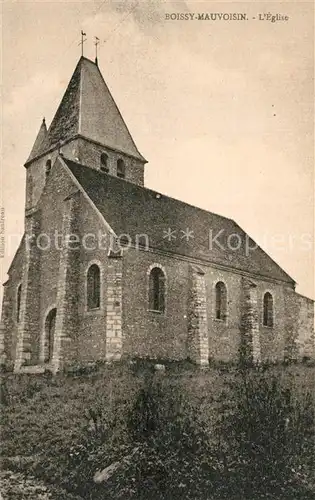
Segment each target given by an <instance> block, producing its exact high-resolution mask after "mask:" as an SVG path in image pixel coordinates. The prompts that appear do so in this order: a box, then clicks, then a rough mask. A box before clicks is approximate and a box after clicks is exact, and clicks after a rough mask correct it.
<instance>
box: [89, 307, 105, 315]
mask: <svg viewBox="0 0 315 500" xmlns="http://www.w3.org/2000/svg"><path fill="white" fill-rule="evenodd" d="M103 312H104V309H102V308H101V307H95V309H85V311H84V314H86V315H88V316H90V315H93V314H96V315H100V314H102V313H103Z"/></svg>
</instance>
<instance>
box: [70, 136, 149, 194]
mask: <svg viewBox="0 0 315 500" xmlns="http://www.w3.org/2000/svg"><path fill="white" fill-rule="evenodd" d="M75 142H76V146H75V147H76V155H77V157H78V158H79V160H80V163H82V164H83V165H88V166H89V167H92V168H95V169H97V170H99V169H100V158H101V154H102V153H106V154H107V155H108V167H109V174H111V175H116V170H117V160H118V159H119V158H121V159H123V160H124V162H125V165H126V180H127V181H131V182H134V183H135V184H139V185H140V186H143V183H144V165H143V163H141V162H140V161H139V160H137V159H136V158H131V157H130V156H127V155H124V154H123V153H121V154H120V153H118V152H117V151H113V150H111V149H109V148H105V147H104V146H101V145H99V144H96V143H93V142H90V141H85V140H84V139H77V140H76V141H75Z"/></svg>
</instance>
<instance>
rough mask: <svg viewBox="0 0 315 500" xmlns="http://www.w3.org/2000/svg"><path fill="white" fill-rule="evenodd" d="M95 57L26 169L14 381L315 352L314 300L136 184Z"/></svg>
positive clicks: (239, 242) (218, 223)
mask: <svg viewBox="0 0 315 500" xmlns="http://www.w3.org/2000/svg"><path fill="white" fill-rule="evenodd" d="M146 163H147V162H146V160H145V158H144V157H143V156H142V155H141V153H140V152H139V151H138V149H137V147H136V145H135V142H134V140H133V138H132V136H131V134H130V132H129V130H128V128H127V126H126V124H125V122H124V119H123V117H122V115H121V114H120V112H119V109H118V108H117V105H116V104H115V101H114V99H113V97H112V95H111V93H110V91H109V89H108V87H107V85H106V83H105V81H104V79H103V77H102V74H101V72H100V70H99V67H98V63H97V60H96V61H95V62H93V61H91V60H89V59H87V58H85V57H83V56H82V57H81V58H80V60H79V62H78V64H77V66H76V68H75V71H74V73H73V75H72V78H71V80H70V82H69V85H68V87H67V89H66V91H65V94H64V96H63V98H62V100H61V103H60V105H59V108H58V109H57V112H56V114H55V117H54V118H53V120H52V123H51V124H50V126H49V128H48V129H47V127H46V123H45V120H44V121H43V123H42V125H41V127H40V130H39V132H38V135H37V138H36V140H35V143H34V145H33V148H32V150H31V153H30V155H29V158H28V159H27V161H26V163H25V168H26V201H25V230H24V236H23V238H22V240H21V243H20V246H19V248H18V250H17V252H16V254H15V257H14V259H13V261H12V264H11V266H10V268H9V270H8V280H7V282H6V283H4V296H3V306H2V317H1V332H0V333H1V339H2V340H1V346H2V351H1V361H2V362H3V363H5V364H6V365H7V367H8V369H12V370H14V372H16V373H20V372H24V373H27V372H29V373H34V372H38V373H40V372H44V371H45V370H50V371H52V372H53V373H56V372H58V371H60V370H62V369H66V368H67V367H70V366H71V365H76V364H85V363H90V362H96V361H100V362H101V361H104V362H105V361H115V360H120V359H122V360H123V359H132V358H150V359H155V360H161V361H162V360H185V359H189V360H191V361H192V362H193V363H196V364H198V365H203V366H205V365H207V364H208V363H209V360H215V361H223V362H238V361H239V360H240V359H244V360H245V361H249V362H253V363H260V362H262V363H265V362H267V363H268V362H278V361H283V360H284V359H301V358H302V357H309V356H312V355H313V354H314V303H313V301H312V300H310V299H308V298H306V297H304V296H301V295H299V294H298V293H296V292H295V282H294V280H293V279H292V278H291V277H290V276H289V275H288V274H287V273H286V272H285V271H284V270H283V269H281V267H280V266H279V265H277V264H276V263H275V262H274V261H273V259H272V258H271V257H270V256H269V255H267V254H266V253H265V252H264V251H263V250H262V249H261V248H260V247H259V246H258V245H256V244H255V242H254V241H253V240H252V239H251V238H250V237H249V236H248V235H247V234H246V233H245V232H244V231H243V230H242V229H241V228H240V227H239V226H238V225H237V223H236V222H234V221H233V220H231V219H229V218H226V217H223V216H221V215H217V214H214V213H211V212H207V211H205V210H202V209H200V208H196V207H194V206H191V205H189V204H187V203H184V202H182V201H179V200H176V199H173V198H170V197H168V196H165V195H163V194H161V193H158V192H156V191H154V190H151V189H147V188H146V187H144V169H145V165H146Z"/></svg>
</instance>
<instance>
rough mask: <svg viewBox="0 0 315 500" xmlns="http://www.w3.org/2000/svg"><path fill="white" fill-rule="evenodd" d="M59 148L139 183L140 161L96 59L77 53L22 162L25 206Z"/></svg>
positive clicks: (39, 189)
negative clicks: (64, 86)
mask: <svg viewBox="0 0 315 500" xmlns="http://www.w3.org/2000/svg"><path fill="white" fill-rule="evenodd" d="M58 154H62V155H64V156H65V157H66V158H69V159H71V160H73V161H76V162H78V163H81V164H83V165H85V166H88V167H91V168H95V169H97V170H100V171H102V172H103V173H104V174H107V175H115V176H118V177H120V178H122V179H125V180H127V181H130V182H134V183H135V184H139V185H141V186H143V183H144V166H145V164H146V163H147V161H146V160H145V158H144V157H143V156H142V155H141V154H140V153H139V151H138V149H137V147H136V145H135V142H134V140H133V138H132V136H131V134H130V132H129V130H128V128H127V125H126V124H125V122H124V119H123V117H122V115H121V113H120V111H119V109H118V107H117V105H116V103H115V101H114V99H113V97H112V95H111V92H110V90H109V88H108V87H107V85H106V83H105V80H104V78H103V76H102V74H101V72H100V70H99V67H98V63H97V60H96V61H95V62H93V61H91V60H89V59H87V58H86V57H83V56H81V58H80V59H79V61H78V63H77V66H76V68H75V70H74V73H73V75H72V77H71V79H70V82H69V84H68V87H67V89H66V91H65V93H64V96H63V98H62V100H61V103H60V105H59V107H58V109H57V112H56V114H55V116H54V118H53V120H52V122H51V124H50V127H49V128H48V130H47V127H46V123H45V120H43V123H42V124H41V127H40V130H39V132H38V135H37V137H36V140H35V143H34V146H33V148H32V151H31V153H30V155H29V157H28V159H27V161H26V163H25V168H26V170H27V176H26V177H27V180H26V209H30V208H33V207H35V206H36V204H37V202H38V200H39V197H40V195H41V193H42V191H43V188H44V185H45V182H46V179H47V177H48V176H49V173H50V170H51V168H53V164H54V161H55V159H56V157H57V156H58Z"/></svg>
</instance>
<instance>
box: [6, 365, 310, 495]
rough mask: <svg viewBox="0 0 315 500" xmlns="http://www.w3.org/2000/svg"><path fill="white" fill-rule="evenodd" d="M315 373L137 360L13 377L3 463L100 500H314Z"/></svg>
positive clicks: (9, 378)
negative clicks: (106, 475)
mask: <svg viewBox="0 0 315 500" xmlns="http://www.w3.org/2000/svg"><path fill="white" fill-rule="evenodd" d="M314 373H315V369H314V367H311V366H309V367H308V366H303V365H292V366H286V367H284V366H273V367H265V368H264V367H262V368H260V369H259V370H257V369H247V370H246V371H242V370H239V369H238V368H237V367H233V366H224V365H222V366H219V367H210V368H209V369H207V370H204V371H200V370H199V369H198V368H196V367H194V366H193V365H190V364H189V363H168V364H166V370H165V372H157V371H155V370H154V368H153V364H152V363H150V362H140V361H137V362H134V363H115V364H113V365H95V366H90V367H77V369H76V370H73V371H72V372H71V373H66V374H60V375H57V376H55V377H52V376H51V375H49V374H45V375H36V376H29V375H12V374H8V373H7V374H3V383H2V402H3V413H2V421H1V437H2V455H3V458H2V467H3V468H5V467H8V468H10V469H14V470H16V471H18V472H27V473H32V474H33V475H34V476H36V477H38V478H40V479H41V480H43V481H45V482H47V483H51V484H53V485H56V487H58V488H59V487H60V488H63V489H64V490H67V491H69V492H71V494H77V495H80V496H82V498H84V499H91V500H106V499H107V498H108V499H109V498H111V499H118V498H122V499H124V500H125V499H128V498H150V499H151V498H152V499H153V500H155V499H156V500H158V499H168V498H170V499H176V498H187V499H193V500H199V499H210V500H211V499H215V500H218V499H229V498H233V499H238V498H239V499H244V500H245V499H250V500H252V499H253V498H255V499H256V498H258V499H259V498H270V499H273V498H274V499H276V498H277V499H282V498H283V499H287V498H288V499H289V498H294V499H298V498H303V499H304V498H305V499H307V498H314V494H315V478H314V473H313V470H314V467H313V464H312V460H313V449H314V445H315V441H314V409H315V390H314V389H315V388H314V384H315V382H314V380H315V377H314ZM12 457H15V458H14V459H12ZM126 457H127V458H126ZM128 457H132V458H129V459H128ZM115 461H122V462H121V466H120V468H119V469H118V470H117V472H116V473H115V474H114V475H113V476H112V477H111V478H110V479H109V480H108V481H107V482H106V484H99V485H98V484H95V483H94V481H93V476H94V474H95V472H96V470H102V469H104V468H105V467H106V466H108V465H110V464H111V463H113V462H115ZM69 495H70V493H69ZM69 498H70V496H69Z"/></svg>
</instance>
